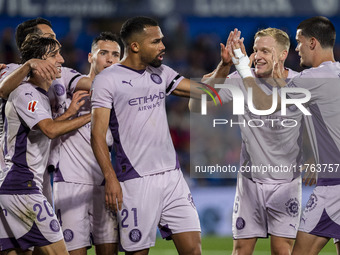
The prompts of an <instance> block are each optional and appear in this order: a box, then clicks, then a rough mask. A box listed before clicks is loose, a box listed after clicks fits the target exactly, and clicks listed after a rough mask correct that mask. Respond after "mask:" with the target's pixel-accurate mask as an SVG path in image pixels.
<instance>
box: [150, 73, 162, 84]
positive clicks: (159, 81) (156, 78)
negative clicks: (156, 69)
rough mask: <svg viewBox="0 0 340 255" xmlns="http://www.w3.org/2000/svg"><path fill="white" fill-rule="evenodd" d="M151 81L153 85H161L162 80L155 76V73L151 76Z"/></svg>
mask: <svg viewBox="0 0 340 255" xmlns="http://www.w3.org/2000/svg"><path fill="white" fill-rule="evenodd" d="M151 80H152V81H153V82H154V83H157V84H161V83H162V78H161V77H160V76H159V75H158V74H156V73H152V74H151Z"/></svg>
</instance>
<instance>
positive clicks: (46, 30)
mask: <svg viewBox="0 0 340 255" xmlns="http://www.w3.org/2000/svg"><path fill="white" fill-rule="evenodd" d="M37 28H38V29H39V30H40V31H41V33H42V34H41V36H42V37H48V38H52V39H54V40H57V37H56V35H55V33H54V31H53V30H52V28H50V27H49V26H48V25H46V24H39V25H37Z"/></svg>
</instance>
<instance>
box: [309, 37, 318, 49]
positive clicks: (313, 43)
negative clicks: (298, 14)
mask: <svg viewBox="0 0 340 255" xmlns="http://www.w3.org/2000/svg"><path fill="white" fill-rule="evenodd" d="M317 43H318V40H316V38H315V37H311V38H310V39H309V48H310V49H311V50H314V48H315V47H316V45H317Z"/></svg>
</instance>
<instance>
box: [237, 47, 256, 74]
mask: <svg viewBox="0 0 340 255" xmlns="http://www.w3.org/2000/svg"><path fill="white" fill-rule="evenodd" d="M234 55H235V57H236V58H234V57H233V58H232V61H233V63H234V65H235V67H236V70H237V71H238V73H239V75H240V76H241V78H242V79H244V78H247V77H253V74H252V72H251V69H250V67H249V62H250V60H249V58H248V56H246V55H244V54H243V53H242V51H241V49H235V50H234Z"/></svg>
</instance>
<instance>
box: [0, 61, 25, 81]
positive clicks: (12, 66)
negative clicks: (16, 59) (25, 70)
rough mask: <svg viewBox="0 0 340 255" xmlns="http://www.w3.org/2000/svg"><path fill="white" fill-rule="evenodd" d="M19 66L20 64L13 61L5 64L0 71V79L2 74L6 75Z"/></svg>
mask: <svg viewBox="0 0 340 255" xmlns="http://www.w3.org/2000/svg"><path fill="white" fill-rule="evenodd" d="M20 66H21V65H19V64H15V63H11V64H6V67H5V68H4V69H2V70H1V71H0V79H2V78H3V77H4V75H5V76H7V75H8V74H10V73H12V72H13V71H14V70H16V69H18V68H19V67H20Z"/></svg>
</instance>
